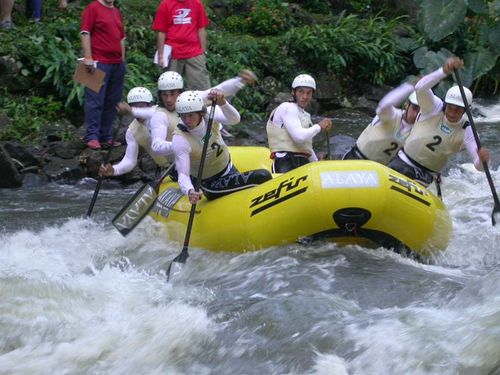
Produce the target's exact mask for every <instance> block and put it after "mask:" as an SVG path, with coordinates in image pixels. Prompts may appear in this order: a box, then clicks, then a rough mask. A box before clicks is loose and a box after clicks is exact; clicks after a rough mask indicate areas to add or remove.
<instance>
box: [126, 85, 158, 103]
mask: <svg viewBox="0 0 500 375" xmlns="http://www.w3.org/2000/svg"><path fill="white" fill-rule="evenodd" d="M152 102H153V95H151V91H149V90H148V89H147V88H145V87H134V88H133V89H131V90H130V91H129V92H128V94H127V103H128V104H132V103H148V104H151V103H152Z"/></svg>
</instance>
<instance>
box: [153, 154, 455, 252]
mask: <svg viewBox="0 0 500 375" xmlns="http://www.w3.org/2000/svg"><path fill="white" fill-rule="evenodd" d="M231 155H232V159H233V162H234V164H235V165H236V166H237V167H238V169H239V170H240V171H246V170H250V169H256V168H267V169H270V165H271V161H270V159H269V151H268V149H267V148H263V147H231ZM190 208H191V205H190V203H189V201H188V200H187V198H186V197H185V196H183V195H182V194H181V193H180V191H179V189H178V185H177V183H174V182H172V181H170V180H168V181H167V180H166V181H165V182H164V183H163V184H162V186H161V188H160V195H159V198H158V200H157V202H156V204H155V206H154V208H153V210H152V213H151V215H152V216H153V217H154V218H155V219H156V220H158V221H160V222H162V223H163V224H164V225H165V228H166V232H167V235H168V239H169V240H171V241H176V242H179V243H180V244H182V243H183V241H184V236H185V234H186V225H187V220H188V217H189V211H190ZM196 212H197V213H196V215H195V218H194V223H193V228H192V233H191V239H190V247H200V248H205V249H209V250H213V251H231V252H245V251H252V250H259V249H263V248H267V247H270V246H274V245H283V244H290V243H294V242H297V241H299V242H300V241H312V240H328V241H332V242H336V243H340V244H359V245H362V246H368V247H380V246H383V247H386V248H392V249H394V250H395V251H398V252H404V253H407V254H409V255H412V256H415V257H417V258H419V257H427V256H429V255H431V254H432V253H434V252H436V251H443V250H445V249H446V247H447V245H448V242H449V239H450V235H451V230H452V224H451V219H450V215H449V213H448V211H447V210H446V207H445V206H444V205H443V203H442V202H441V200H439V199H438V198H437V197H436V196H434V195H433V194H432V193H431V192H429V191H428V190H427V189H425V188H424V187H422V186H421V185H419V184H417V183H415V182H414V181H413V180H410V179H408V178H406V177H404V176H403V175H401V174H399V173H397V172H395V171H393V170H392V169H389V168H387V167H385V166H384V165H382V164H379V163H376V162H372V161H359V160H356V161H354V160H353V161H320V162H315V163H310V164H307V165H305V166H302V167H300V168H297V169H295V170H293V171H290V172H288V173H285V174H281V175H276V176H275V177H274V178H273V179H272V180H270V181H267V182H266V183H264V184H262V185H260V186H257V187H253V188H250V189H247V190H243V191H240V192H237V193H233V194H230V195H228V196H225V197H222V198H219V199H216V200H213V201H208V200H206V199H205V198H203V199H202V201H200V202H199V203H198V205H197V208H196Z"/></svg>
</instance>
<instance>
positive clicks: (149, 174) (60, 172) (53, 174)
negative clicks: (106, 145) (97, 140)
mask: <svg viewBox="0 0 500 375" xmlns="http://www.w3.org/2000/svg"><path fill="white" fill-rule="evenodd" d="M388 89H389V88H388V87H384V88H372V89H371V90H369V94H366V95H365V96H362V97H355V98H350V99H347V98H344V99H343V102H342V104H343V107H340V108H337V109H333V110H329V109H328V108H329V107H330V108H331V103H332V100H333V98H332V96H334V95H335V90H333V89H331V88H330V89H329V88H323V89H322V90H321V89H319V90H318V92H317V95H316V99H315V100H314V101H313V103H312V105H311V108H310V109H309V110H310V111H311V113H312V114H313V119H316V117H321V116H328V117H331V118H332V119H333V122H334V124H335V123H336V121H341V120H342V118H345V117H350V116H355V117H357V118H358V117H360V118H364V120H363V121H365V120H367V119H369V118H370V117H371V116H373V115H374V111H375V107H376V103H377V102H378V100H380V98H381V97H382V96H383V95H384V94H385V92H387V90H388ZM289 98H290V95H289V94H288V93H285V92H283V93H279V94H278V95H276V96H275V97H274V99H273V100H271V101H270V103H269V110H271V109H272V108H274V107H275V106H277V105H278V104H279V103H281V102H282V101H285V100H288V99H289ZM337 103H338V101H337ZM131 120H132V118H130V117H122V118H120V121H119V122H120V123H119V125H118V126H119V129H118V136H117V140H118V141H119V142H122V143H123V144H122V145H121V146H118V147H114V148H112V149H109V150H99V151H95V150H91V149H89V148H87V147H86V145H85V143H84V142H83V141H82V140H81V139H82V138H83V132H84V129H83V128H81V127H80V128H76V127H74V126H73V125H71V124H70V123H69V122H66V123H64V124H51V125H48V126H47V127H46V129H45V130H44V132H45V135H44V139H43V140H42V141H41V142H39V143H36V144H21V143H19V142H14V141H5V142H1V143H0V188H18V187H21V186H26V187H33V186H40V185H42V184H46V183H49V182H56V183H63V184H75V183H77V182H78V181H80V180H81V179H83V178H86V177H91V178H96V177H97V175H98V169H99V166H100V165H101V163H102V161H103V160H104V158H105V157H106V154H107V153H108V152H109V153H110V156H109V160H110V161H111V163H115V162H118V161H119V160H121V158H122V157H123V154H124V153H125V149H126V145H125V131H126V129H127V126H128V124H129V123H130V122H131ZM266 121H267V119H263V120H260V121H252V122H245V121H243V123H242V124H240V125H238V126H235V127H234V128H232V129H230V131H231V135H232V136H231V137H227V138H226V143H227V144H228V145H259V146H267V136H266V131H265V123H266ZM2 126H8V119H6V118H3V119H0V127H2ZM115 126H117V124H115ZM334 126H335V125H334ZM62 130H63V131H62ZM60 134H71V137H67V138H71V139H72V140H68V139H65V138H66V137H62V136H61V135H60ZM337 135H338V133H337V132H336V131H335V127H334V130H333V131H332V136H333V137H332V149H334V150H337V152H340V151H339V150H341V151H343V150H344V149H345V148H346V147H347V146H346V143H350V142H351V140H350V138H349V137H348V138H343V137H337ZM336 143H339V144H336ZM155 173H156V165H155V164H154V162H153V160H152V159H151V157H150V156H149V155H148V154H147V153H141V154H140V156H139V160H138V163H137V166H136V167H135V168H134V169H133V170H132V171H131V172H129V173H127V174H125V175H123V176H117V177H113V178H112V179H113V180H115V181H118V182H119V183H120V184H124V185H128V184H132V183H135V182H139V181H142V182H146V181H150V180H152V179H153V178H154V176H155Z"/></svg>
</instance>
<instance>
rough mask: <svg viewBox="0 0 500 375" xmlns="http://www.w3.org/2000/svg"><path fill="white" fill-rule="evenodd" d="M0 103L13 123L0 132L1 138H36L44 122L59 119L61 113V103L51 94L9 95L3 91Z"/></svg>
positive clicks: (25, 139) (28, 139)
mask: <svg viewBox="0 0 500 375" xmlns="http://www.w3.org/2000/svg"><path fill="white" fill-rule="evenodd" d="M0 105H1V107H2V108H3V109H4V111H5V113H6V115H7V116H8V117H9V118H10V119H11V120H12V124H13V125H12V126H9V127H8V128H7V129H6V130H4V131H3V132H2V133H0V139H2V140H8V139H17V140H22V141H32V140H36V138H37V137H38V136H39V134H40V132H41V130H42V129H43V128H44V126H45V125H46V124H48V123H54V122H57V121H59V120H60V119H61V117H62V114H63V110H62V109H63V106H62V103H61V102H60V101H58V100H55V99H54V97H53V96H52V95H49V96H45V97H40V96H24V97H11V96H10V95H9V94H7V92H4V93H2V99H0Z"/></svg>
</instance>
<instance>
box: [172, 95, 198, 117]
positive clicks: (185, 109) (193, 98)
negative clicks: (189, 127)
mask: <svg viewBox="0 0 500 375" xmlns="http://www.w3.org/2000/svg"><path fill="white" fill-rule="evenodd" d="M175 110H176V111H177V113H178V114H183V113H192V112H204V111H205V105H204V103H203V99H202V98H201V95H200V94H199V93H198V91H184V92H183V93H181V94H180V95H179V96H178V97H177V100H176V101H175Z"/></svg>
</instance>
